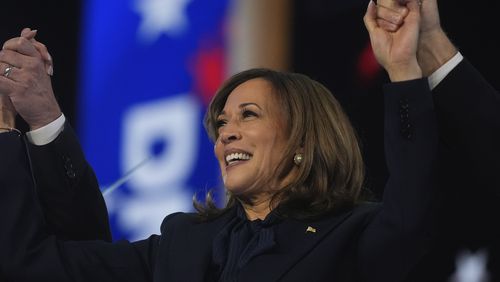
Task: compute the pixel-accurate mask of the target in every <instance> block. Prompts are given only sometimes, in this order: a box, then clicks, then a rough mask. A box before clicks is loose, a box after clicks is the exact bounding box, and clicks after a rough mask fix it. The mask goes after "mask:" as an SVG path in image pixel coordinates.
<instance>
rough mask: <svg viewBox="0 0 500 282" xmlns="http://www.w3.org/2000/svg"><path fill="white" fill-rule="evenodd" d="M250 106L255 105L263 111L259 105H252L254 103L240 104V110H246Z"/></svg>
mask: <svg viewBox="0 0 500 282" xmlns="http://www.w3.org/2000/svg"><path fill="white" fill-rule="evenodd" d="M250 105H254V106H256V107H257V108H259V109H262V108H261V107H260V106H259V105H257V104H256V103H252V102H248V103H242V104H240V108H244V107H246V106H250Z"/></svg>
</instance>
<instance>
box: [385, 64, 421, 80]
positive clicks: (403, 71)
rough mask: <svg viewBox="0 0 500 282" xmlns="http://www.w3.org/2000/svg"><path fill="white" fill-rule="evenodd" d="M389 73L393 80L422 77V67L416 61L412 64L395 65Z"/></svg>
mask: <svg viewBox="0 0 500 282" xmlns="http://www.w3.org/2000/svg"><path fill="white" fill-rule="evenodd" d="M387 73H388V74H389V78H390V79H391V81H392V82H398V81H405V80H413V79H419V78H422V69H421V68H420V66H419V65H418V63H417V62H416V61H415V62H414V63H412V64H405V65H394V66H392V67H391V68H390V69H388V70H387Z"/></svg>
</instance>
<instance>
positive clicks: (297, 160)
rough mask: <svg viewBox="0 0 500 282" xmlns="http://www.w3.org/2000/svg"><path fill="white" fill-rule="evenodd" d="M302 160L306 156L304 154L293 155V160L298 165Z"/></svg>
mask: <svg viewBox="0 0 500 282" xmlns="http://www.w3.org/2000/svg"><path fill="white" fill-rule="evenodd" d="M302 160H304V157H303V156H302V154H295V156H293V162H294V163H295V164H296V165H300V164H301V163H302Z"/></svg>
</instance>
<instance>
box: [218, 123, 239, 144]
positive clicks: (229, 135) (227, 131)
mask: <svg viewBox="0 0 500 282" xmlns="http://www.w3.org/2000/svg"><path fill="white" fill-rule="evenodd" d="M220 138H221V141H222V143H224V144H228V143H231V142H233V141H236V140H239V139H241V134H240V131H239V130H238V129H237V128H236V127H235V126H229V125H226V126H224V128H223V129H222V132H221V133H220Z"/></svg>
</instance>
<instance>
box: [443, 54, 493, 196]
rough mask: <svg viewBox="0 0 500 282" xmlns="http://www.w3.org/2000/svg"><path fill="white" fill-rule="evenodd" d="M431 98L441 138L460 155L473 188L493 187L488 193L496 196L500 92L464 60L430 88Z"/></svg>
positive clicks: (455, 153) (452, 151)
mask: <svg viewBox="0 0 500 282" xmlns="http://www.w3.org/2000/svg"><path fill="white" fill-rule="evenodd" d="M433 97H434V103H435V105H436V114H437V118H438V125H439V133H440V138H441V141H442V142H443V144H444V145H445V146H446V148H447V149H449V150H450V152H451V154H453V155H459V156H460V160H461V161H460V163H461V167H467V171H469V174H470V173H472V174H473V175H472V177H473V178H474V181H475V186H476V187H478V188H476V189H484V190H483V191H484V192H486V191H488V190H489V191H490V192H494V190H496V193H490V196H493V194H496V195H497V196H498V190H499V187H500V178H499V177H498V172H499V171H500V161H499V159H500V150H499V146H500V94H499V93H498V92H497V91H496V90H495V89H493V88H492V87H491V85H490V84H489V83H488V82H487V81H485V80H484V78H483V77H482V76H481V74H480V73H479V72H478V71H477V70H476V69H475V68H474V67H473V66H472V65H471V64H470V63H469V62H468V61H467V60H466V59H464V60H463V61H462V62H461V63H460V64H459V65H458V66H457V67H455V69H453V70H452V72H450V73H449V74H448V75H447V76H446V77H445V79H444V80H443V81H442V82H441V83H440V84H439V85H438V86H437V87H436V88H435V89H434V90H433ZM462 181H463V180H462ZM497 199H498V198H497Z"/></svg>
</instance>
